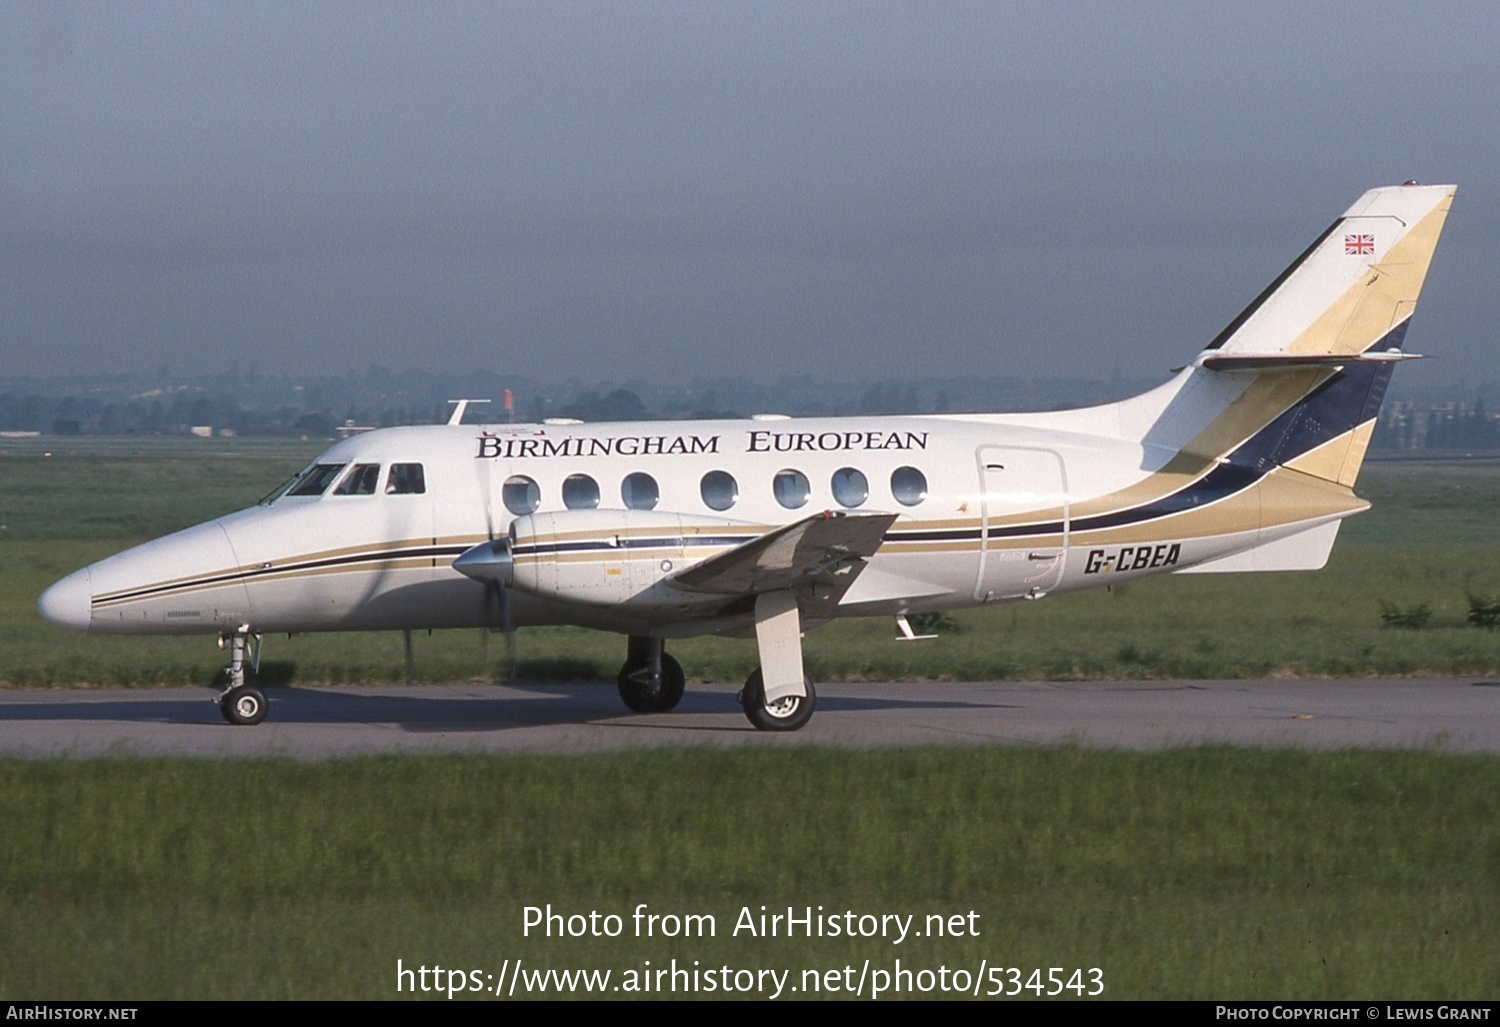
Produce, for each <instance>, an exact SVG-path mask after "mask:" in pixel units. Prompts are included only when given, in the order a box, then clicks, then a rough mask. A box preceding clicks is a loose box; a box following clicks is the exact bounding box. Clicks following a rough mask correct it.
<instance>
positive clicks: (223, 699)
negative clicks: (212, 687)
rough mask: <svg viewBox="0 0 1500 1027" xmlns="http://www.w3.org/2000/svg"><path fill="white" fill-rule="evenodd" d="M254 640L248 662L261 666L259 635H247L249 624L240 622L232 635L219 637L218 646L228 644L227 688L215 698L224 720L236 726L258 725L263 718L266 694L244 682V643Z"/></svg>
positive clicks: (252, 665) (248, 633) (264, 717)
mask: <svg viewBox="0 0 1500 1027" xmlns="http://www.w3.org/2000/svg"><path fill="white" fill-rule="evenodd" d="M252 638H253V639H254V640H255V641H254V645H253V647H252V649H251V655H250V665H251V667H256V668H258V667H259V666H260V636H259V635H251V634H250V625H248V624H244V625H241V626H240V628H239V630H238V631H235V632H234V633H233V634H224V635H220V636H219V648H220V649H222V648H224V646H225V645H226V644H227V645H228V646H229V687H228V688H226V689H224V691H222V692H220V693H219V695H218V696H217V698H216V701H217V702H218V704H219V712H220V713H222V714H224V719H225V720H227V721H229V723H231V724H235V725H238V726H250V725H252V724H259V723H260V722H261V721H263V720H265V719H266V712H267V711H266V694H265V693H264V692H262V691H261V690H260V689H258V688H253V687H251V686H249V685H247V684H245V643H246V641H247V640H249V639H252Z"/></svg>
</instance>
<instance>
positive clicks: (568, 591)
mask: <svg viewBox="0 0 1500 1027" xmlns="http://www.w3.org/2000/svg"><path fill="white" fill-rule="evenodd" d="M764 530H765V529H764V527H758V526H756V525H751V524H748V523H747V522H744V521H734V520H730V519H728V518H721V517H702V516H686V515H683V514H675V513H665V512H658V511H655V510H563V511H559V512H556V513H538V514H528V515H526V516H523V517H518V518H516V519H515V520H514V521H512V522H511V526H510V539H509V543H508V544H505V543H493V542H485V543H481V544H480V545H478V546H475V547H474V548H473V549H471V550H469V551H468V552H466V553H464V554H463V555H462V556H460V557H459V558H458V559H457V560H455V561H454V567H455V568H457V569H458V570H460V571H462V572H463V573H465V574H468V575H469V576H470V577H473V578H476V579H478V580H494V581H497V582H498V583H500V584H501V585H503V586H504V587H507V588H514V589H516V590H517V591H520V592H525V593H528V594H530V595H534V596H538V597H541V598H544V599H567V600H568V601H569V602H576V603H589V604H593V605H600V606H614V605H617V604H619V603H625V602H636V603H651V602H661V603H674V602H681V600H682V596H681V593H679V592H677V591H676V590H675V589H670V588H667V587H664V586H661V583H662V581H663V580H664V579H665V578H667V577H669V576H670V575H672V574H673V573H675V572H677V571H681V570H683V569H684V568H686V567H689V566H691V565H692V564H694V563H697V562H698V561H699V560H702V559H703V558H704V557H707V556H710V555H712V554H713V553H715V552H719V551H721V550H723V549H725V548H727V547H730V546H736V545H740V544H741V543H743V542H745V541H747V540H749V539H752V538H754V537H755V536H756V535H758V534H760V533H761V532H763V531H764ZM502 550H503V552H502ZM659 586H661V587H659Z"/></svg>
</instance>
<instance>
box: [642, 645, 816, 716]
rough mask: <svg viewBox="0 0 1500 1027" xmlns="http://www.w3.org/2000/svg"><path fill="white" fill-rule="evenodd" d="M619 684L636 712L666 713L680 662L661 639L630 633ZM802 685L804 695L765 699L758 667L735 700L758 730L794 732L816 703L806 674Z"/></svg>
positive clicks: (674, 700)
mask: <svg viewBox="0 0 1500 1027" xmlns="http://www.w3.org/2000/svg"><path fill="white" fill-rule="evenodd" d="M793 680H796V679H795V678H794V679H793ZM619 686H620V698H621V699H622V700H623V701H624V703H625V705H626V706H628V707H630V708H631V709H632V710H634V711H635V712H636V713H666V712H667V711H668V710H671V709H673V708H675V707H676V706H677V704H678V703H679V702H681V701H682V691H683V673H682V665H681V664H680V663H678V662H677V661H676V660H674V659H673V658H672V657H671V656H669V655H668V654H667V652H666V650H665V648H664V646H663V643H662V640H661V639H659V638H648V637H644V636H639V635H632V636H630V643H629V648H628V649H627V650H626V657H625V663H624V665H623V666H622V667H621V668H620V677H619ZM802 687H803V689H804V690H805V691H806V692H807V694H806V695H785V694H783V695H780V696H779V697H777V698H775V699H772V700H770V701H769V702H767V701H766V688H765V684H764V682H763V679H762V676H761V672H760V671H759V670H757V671H756V672H755V673H754V674H751V675H750V678H749V680H748V681H746V682H745V687H744V688H743V689H741V690H740V693H739V695H737V696H736V697H735V701H736V702H738V703H739V704H740V708H741V709H742V710H744V711H745V717H746V718H747V719H748V720H749V721H750V723H751V724H753V725H755V727H756V728H757V729H758V730H761V731H796V730H798V729H799V728H801V727H803V726H805V725H806V724H807V722H808V721H809V720H811V719H812V715H813V707H814V706H815V705H816V704H817V695H816V693H815V692H814V691H813V683H812V682H811V681H809V680H808V679H807V677H806V676H804V677H803V678H802ZM782 691H783V692H784V691H785V689H783V690H782Z"/></svg>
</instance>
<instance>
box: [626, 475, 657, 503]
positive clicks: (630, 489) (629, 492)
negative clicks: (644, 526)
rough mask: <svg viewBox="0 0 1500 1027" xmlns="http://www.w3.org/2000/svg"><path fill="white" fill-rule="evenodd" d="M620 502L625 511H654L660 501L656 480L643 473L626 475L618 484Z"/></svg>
mask: <svg viewBox="0 0 1500 1027" xmlns="http://www.w3.org/2000/svg"><path fill="white" fill-rule="evenodd" d="M620 500H621V502H623V503H624V504H625V509H627V510H655V509H656V504H657V503H658V502H659V501H660V500H661V489H659V488H657V486H656V479H655V478H653V477H651V475H649V474H647V473H645V472H644V471H636V472H635V473H634V474H627V475H626V476H625V480H624V481H622V482H620Z"/></svg>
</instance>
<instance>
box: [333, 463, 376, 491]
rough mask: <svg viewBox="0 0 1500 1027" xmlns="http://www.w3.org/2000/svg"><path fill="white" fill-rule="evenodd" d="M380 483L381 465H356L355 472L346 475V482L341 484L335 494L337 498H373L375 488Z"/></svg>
mask: <svg viewBox="0 0 1500 1027" xmlns="http://www.w3.org/2000/svg"><path fill="white" fill-rule="evenodd" d="M379 482H380V465H379V464H355V465H354V470H352V471H350V472H349V473H348V474H346V475H344V480H343V481H341V482H339V484H338V488H336V489H334V490H333V494H334V495H335V496H373V495H374V494H375V486H376V485H377V484H378V483H379Z"/></svg>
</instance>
